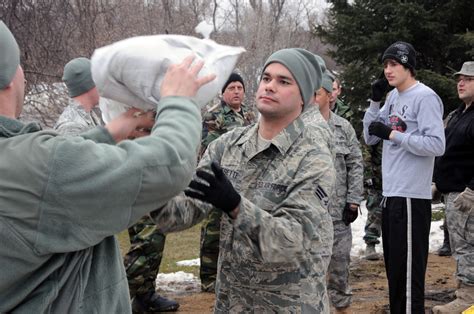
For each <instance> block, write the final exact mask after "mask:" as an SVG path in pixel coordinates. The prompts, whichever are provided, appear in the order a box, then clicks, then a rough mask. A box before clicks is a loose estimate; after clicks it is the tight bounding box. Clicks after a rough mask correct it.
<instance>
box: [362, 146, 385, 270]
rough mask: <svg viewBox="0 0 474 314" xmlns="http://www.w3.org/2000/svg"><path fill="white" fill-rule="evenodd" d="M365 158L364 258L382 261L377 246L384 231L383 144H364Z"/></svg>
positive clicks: (363, 152)
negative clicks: (365, 209)
mask: <svg viewBox="0 0 474 314" xmlns="http://www.w3.org/2000/svg"><path fill="white" fill-rule="evenodd" d="M362 156H363V158H364V187H365V191H366V193H367V204H366V206H367V221H366V223H365V228H364V231H365V234H364V241H365V244H366V249H365V256H364V258H365V259H367V260H370V261H376V260H379V259H380V254H378V253H377V251H376V250H375V245H377V244H379V243H380V240H379V238H380V235H381V230H382V208H381V207H380V203H381V202H382V198H383V196H382V143H381V142H379V143H377V144H375V145H373V146H369V145H367V144H365V143H364V144H362Z"/></svg>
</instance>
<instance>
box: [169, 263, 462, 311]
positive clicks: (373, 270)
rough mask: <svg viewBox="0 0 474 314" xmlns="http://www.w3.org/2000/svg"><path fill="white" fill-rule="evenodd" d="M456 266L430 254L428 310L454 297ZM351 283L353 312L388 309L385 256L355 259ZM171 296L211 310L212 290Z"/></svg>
mask: <svg viewBox="0 0 474 314" xmlns="http://www.w3.org/2000/svg"><path fill="white" fill-rule="evenodd" d="M454 270H455V262H454V259H453V258H451V257H440V256H437V255H434V254H430V255H429V258H428V269H427V274H426V287H425V308H426V313H430V312H431V311H430V309H431V308H432V307H433V306H435V305H437V304H444V303H447V302H450V301H451V300H453V299H454V290H455V287H456V283H455V280H454V277H453V274H454ZM351 285H352V291H353V294H354V295H353V303H352V308H353V310H354V313H364V314H366V313H374V314H383V313H389V311H388V289H387V280H386V278H385V269H384V265H383V261H382V260H381V261H366V260H363V259H359V260H355V261H352V263H351ZM168 296H169V297H172V298H174V299H175V300H177V301H178V302H179V303H180V305H181V306H180V309H179V313H212V309H213V304H214V295H213V294H210V293H192V292H191V293H189V294H187V293H185V294H181V295H168Z"/></svg>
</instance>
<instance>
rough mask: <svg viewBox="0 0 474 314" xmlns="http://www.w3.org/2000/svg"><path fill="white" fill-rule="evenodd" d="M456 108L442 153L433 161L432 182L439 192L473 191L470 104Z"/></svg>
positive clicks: (473, 119)
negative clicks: (468, 189)
mask: <svg viewBox="0 0 474 314" xmlns="http://www.w3.org/2000/svg"><path fill="white" fill-rule="evenodd" d="M465 108H466V105H465V104H462V105H460V106H459V107H458V108H457V109H456V110H455V111H454V113H453V115H452V117H451V119H450V120H449V121H448V124H447V126H446V129H445V135H446V150H445V153H444V155H443V156H440V157H438V158H436V163H435V169H434V176H433V179H434V182H435V183H436V187H437V188H438V190H439V191H440V192H443V193H448V192H462V191H464V189H465V188H466V186H468V187H469V188H471V189H474V104H471V106H470V107H469V109H468V110H466V112H464V113H463V111H464V109H465Z"/></svg>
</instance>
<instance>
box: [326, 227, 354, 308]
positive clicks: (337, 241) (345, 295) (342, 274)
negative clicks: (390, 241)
mask: <svg viewBox="0 0 474 314" xmlns="http://www.w3.org/2000/svg"><path fill="white" fill-rule="evenodd" d="M333 226H334V243H333V246H332V255H331V261H330V262H329V268H328V293H329V300H330V301H331V303H332V305H333V306H334V307H336V308H342V307H346V306H349V305H351V301H352V291H351V288H350V286H349V265H350V262H351V247H352V230H351V226H350V225H349V226H346V225H345V224H344V223H343V222H342V221H340V220H336V221H333Z"/></svg>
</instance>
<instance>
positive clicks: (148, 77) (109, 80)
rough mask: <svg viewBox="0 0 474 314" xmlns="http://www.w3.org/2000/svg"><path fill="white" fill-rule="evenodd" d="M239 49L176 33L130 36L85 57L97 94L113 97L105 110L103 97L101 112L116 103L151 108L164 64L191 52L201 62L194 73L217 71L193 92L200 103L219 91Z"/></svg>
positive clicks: (236, 58)
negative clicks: (196, 91) (209, 80)
mask: <svg viewBox="0 0 474 314" xmlns="http://www.w3.org/2000/svg"><path fill="white" fill-rule="evenodd" d="M244 51H245V49H244V48H242V47H232V46H225V45H220V44H217V43H216V42H214V41H212V40H209V39H198V38H195V37H190V36H181V35H154V36H140V37H133V38H129V39H125V40H122V41H119V42H116V43H113V44H111V45H109V46H105V47H102V48H99V49H96V50H95V51H94V54H93V55H92V58H91V63H92V77H93V79H94V81H95V83H96V86H97V89H98V90H99V93H100V95H101V96H102V97H106V98H109V99H112V100H115V101H116V102H114V104H113V107H114V109H111V112H108V111H109V109H108V105H107V104H108V103H110V102H104V104H103V105H102V106H101V109H102V111H103V112H104V117H107V119H111V118H114V117H115V116H116V114H115V112H117V110H116V108H115V107H117V106H120V105H119V104H118V103H117V102H119V103H123V104H127V105H129V106H133V107H136V108H140V109H144V110H150V109H156V106H157V104H158V102H159V100H160V86H161V81H162V80H163V77H164V75H165V73H166V70H167V69H168V66H169V65H170V64H175V63H180V62H181V61H182V60H183V59H184V58H185V57H187V56H189V55H191V54H194V55H195V56H196V57H197V59H202V60H204V62H205V63H204V67H203V68H202V70H201V72H200V73H199V76H205V75H208V74H211V73H214V74H216V76H217V77H216V79H215V80H214V81H212V82H210V83H208V84H206V85H204V86H203V87H201V88H200V89H199V91H198V93H197V95H196V101H197V102H198V103H199V105H200V106H204V105H205V104H206V103H207V102H209V101H211V100H212V99H213V98H214V97H215V96H216V95H217V94H218V93H219V92H220V90H221V88H222V86H224V83H225V82H226V81H227V79H228V78H229V76H230V74H231V73H232V70H233V69H234V67H235V64H236V63H237V60H238V58H239V56H240V54H241V53H242V52H244ZM123 111H125V110H123ZM104 121H106V122H108V121H110V120H108V121H107V120H105V119H104Z"/></svg>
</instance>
